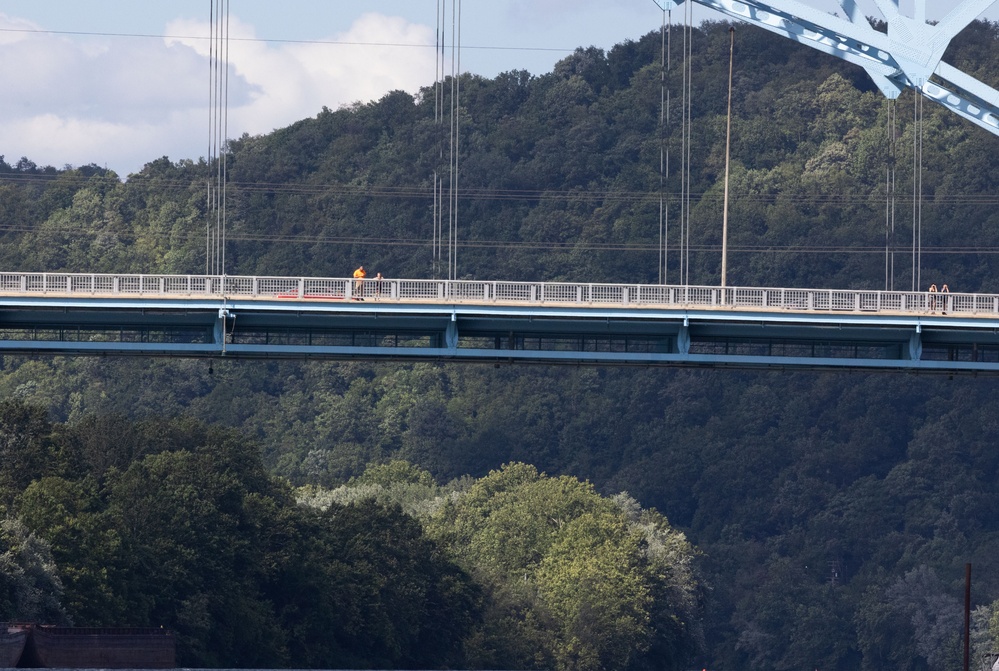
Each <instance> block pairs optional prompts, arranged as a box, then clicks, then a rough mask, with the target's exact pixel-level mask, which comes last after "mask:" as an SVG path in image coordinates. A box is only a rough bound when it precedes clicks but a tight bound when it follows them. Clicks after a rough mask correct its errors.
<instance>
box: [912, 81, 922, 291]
mask: <svg viewBox="0 0 999 671" xmlns="http://www.w3.org/2000/svg"><path fill="white" fill-rule="evenodd" d="M913 91H914V93H915V97H914V98H913V105H912V117H913V131H912V291H919V290H920V287H921V286H922V255H923V221H922V219H923V211H922V199H923V96H922V92H921V89H920V88H919V87H913Z"/></svg>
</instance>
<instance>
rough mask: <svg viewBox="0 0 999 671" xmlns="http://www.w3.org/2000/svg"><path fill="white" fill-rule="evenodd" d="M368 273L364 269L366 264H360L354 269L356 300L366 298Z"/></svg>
mask: <svg viewBox="0 0 999 671" xmlns="http://www.w3.org/2000/svg"><path fill="white" fill-rule="evenodd" d="M367 275H368V273H366V272H365V271H364V266H360V267H358V269H357V270H355V271H354V300H356V301H363V300H364V298H363V296H364V278H365V277H367Z"/></svg>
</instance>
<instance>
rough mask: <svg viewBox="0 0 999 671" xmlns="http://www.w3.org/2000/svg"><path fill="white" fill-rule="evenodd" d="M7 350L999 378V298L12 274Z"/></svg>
mask: <svg viewBox="0 0 999 671" xmlns="http://www.w3.org/2000/svg"><path fill="white" fill-rule="evenodd" d="M0 352H2V353H7V354H68V355H112V354H114V355H136V356H180V357H232V358H295V359H309V358H317V359H318V358H325V359H371V360H410V361H413V360H431V361H478V362H492V363H506V362H511V363H512V362H544V363H564V364H600V365H627V364H636V365H672V366H697V367H740V368H745V367H769V368H789V369H864V370H897V371H920V372H939V373H960V372H967V373H979V372H999V295H992V294H958V293H953V294H927V293H923V292H898V291H852V290H829V289H781V288H759V287H756V288H747V287H726V288H721V287H706V286H664V285H640V284H591V283H572V282H491V281H464V280H462V281H446V280H397V279H393V280H384V281H383V282H382V283H380V284H379V283H377V282H375V281H374V280H370V279H369V280H366V281H364V282H363V283H362V284H361V285H357V284H356V282H355V281H354V280H351V279H345V278H306V277H230V276H226V277H219V276H198V275H182V276H178V275H102V274H66V273H0Z"/></svg>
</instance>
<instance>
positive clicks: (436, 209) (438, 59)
mask: <svg viewBox="0 0 999 671" xmlns="http://www.w3.org/2000/svg"><path fill="white" fill-rule="evenodd" d="M442 6H443V3H442V0H437V10H436V17H435V18H436V21H437V31H436V39H437V44H436V46H435V47H434V128H435V130H436V132H437V156H436V157H435V160H434V174H433V179H434V205H433V221H432V229H433V230H432V232H431V245H430V269H431V277H433V278H434V279H437V276H438V272H439V268H438V260H439V255H440V250H439V239H438V237H437V229H438V227H439V226H440V218H441V196H442V195H443V194H442V191H441V181H440V180H441V176H440V166H441V162H442V160H443V156H444V143H443V141H442V139H441V135H440V128H441V119H442V117H443V113H442V111H441V102H442V101H441V92H442V88H441V87H442V86H443V82H442V81H441V80H442V72H443V68H444V52H443V49H444V47H443V39H442V37H443V36H442V34H441V24H442V15H441V8H442Z"/></svg>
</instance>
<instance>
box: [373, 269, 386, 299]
mask: <svg viewBox="0 0 999 671" xmlns="http://www.w3.org/2000/svg"><path fill="white" fill-rule="evenodd" d="M384 279H385V278H384V277H382V274H381V273H377V274H376V275H375V298H379V297H380V296H381V295H382V281H383V280H384Z"/></svg>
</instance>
